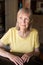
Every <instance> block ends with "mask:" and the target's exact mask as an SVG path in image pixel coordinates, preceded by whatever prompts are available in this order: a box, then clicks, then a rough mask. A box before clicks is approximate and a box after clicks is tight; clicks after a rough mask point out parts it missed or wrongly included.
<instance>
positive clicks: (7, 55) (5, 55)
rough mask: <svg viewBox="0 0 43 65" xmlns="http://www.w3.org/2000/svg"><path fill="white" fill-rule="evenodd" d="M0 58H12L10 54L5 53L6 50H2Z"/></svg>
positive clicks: (0, 49)
mask: <svg viewBox="0 0 43 65" xmlns="http://www.w3.org/2000/svg"><path fill="white" fill-rule="evenodd" d="M0 56H3V57H6V58H9V56H10V53H9V52H7V51H5V50H4V49H2V48H0Z"/></svg>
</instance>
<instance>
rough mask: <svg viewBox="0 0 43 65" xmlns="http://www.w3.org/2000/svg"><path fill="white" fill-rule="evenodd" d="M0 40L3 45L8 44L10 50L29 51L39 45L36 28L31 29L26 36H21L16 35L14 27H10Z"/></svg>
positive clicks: (16, 31)
mask: <svg viewBox="0 0 43 65" xmlns="http://www.w3.org/2000/svg"><path fill="white" fill-rule="evenodd" d="M0 41H1V42H2V43H3V44H5V45H7V44H10V49H11V50H10V51H11V52H20V53H29V52H32V51H33V50H34V49H35V48H38V47H39V38H38V31H37V30H36V29H32V30H31V31H30V34H29V35H28V36H27V37H26V38H22V37H20V36H19V35H18V30H16V27H12V28H10V29H9V30H8V32H7V33H6V34H5V35H4V36H3V37H2V38H1V39H0Z"/></svg>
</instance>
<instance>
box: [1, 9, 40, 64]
mask: <svg viewBox="0 0 43 65" xmlns="http://www.w3.org/2000/svg"><path fill="white" fill-rule="evenodd" d="M31 24H32V17H31V11H30V10H29V9H23V8H22V9H20V10H19V11H18V13H17V23H16V26H15V27H12V28H10V29H9V30H8V32H7V33H6V34H5V35H4V36H3V37H2V38H1V39H0V56H3V57H6V58H8V59H9V60H11V61H12V62H13V63H14V64H16V65H18V64H19V65H24V63H26V64H28V61H29V59H30V57H31V56H32V55H34V54H36V53H38V52H39V38H38V31H37V30H36V29H34V28H32V25H31ZM7 44H9V45H10V52H14V53H15V52H17V53H21V54H22V55H21V56H18V55H13V54H11V53H9V52H7V51H5V50H3V49H2V47H3V46H4V45H7ZM11 65H12V64H11Z"/></svg>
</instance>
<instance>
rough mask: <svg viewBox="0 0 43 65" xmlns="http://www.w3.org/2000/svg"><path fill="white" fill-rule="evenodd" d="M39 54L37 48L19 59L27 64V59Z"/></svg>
mask: <svg viewBox="0 0 43 65" xmlns="http://www.w3.org/2000/svg"><path fill="white" fill-rule="evenodd" d="M39 54H40V52H39V48H35V50H34V52H30V53H25V54H24V55H23V56H22V57H21V58H22V60H23V62H24V63H25V62H28V61H29V59H30V58H31V57H32V56H33V55H34V56H39Z"/></svg>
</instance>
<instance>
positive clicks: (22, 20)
mask: <svg viewBox="0 0 43 65" xmlns="http://www.w3.org/2000/svg"><path fill="white" fill-rule="evenodd" d="M17 21H18V23H19V27H20V29H22V30H23V29H27V28H28V26H29V21H30V19H29V14H27V13H24V12H22V13H20V14H19V15H18V16H17Z"/></svg>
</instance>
